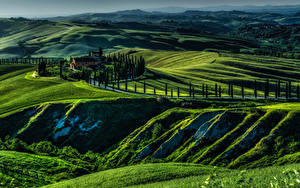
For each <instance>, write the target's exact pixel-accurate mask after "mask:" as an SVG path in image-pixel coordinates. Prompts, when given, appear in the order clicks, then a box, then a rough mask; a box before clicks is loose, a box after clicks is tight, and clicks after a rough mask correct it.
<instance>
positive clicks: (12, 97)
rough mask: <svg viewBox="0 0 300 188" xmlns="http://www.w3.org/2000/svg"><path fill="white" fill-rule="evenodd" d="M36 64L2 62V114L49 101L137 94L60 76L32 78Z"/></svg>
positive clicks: (0, 77) (110, 98) (0, 90)
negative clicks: (72, 80) (69, 80)
mask: <svg viewBox="0 0 300 188" xmlns="http://www.w3.org/2000/svg"><path fill="white" fill-rule="evenodd" d="M34 70H35V67H33V66H26V65H1V66H0V72H1V76H0V80H1V82H0V114H5V113H9V112H13V111H16V110H20V109H24V108H28V107H32V106H36V105H39V104H43V103H49V102H52V103H54V102H74V101H78V100H83V101H84V100H114V99H118V98H121V97H122V98H131V97H137V96H135V95H130V94H121V93H116V92H111V91H106V90H102V89H98V88H93V87H91V86H89V85H88V84H87V83H85V82H68V81H64V80H61V79H60V78H58V77H38V78H33V77H32V74H33V72H34Z"/></svg>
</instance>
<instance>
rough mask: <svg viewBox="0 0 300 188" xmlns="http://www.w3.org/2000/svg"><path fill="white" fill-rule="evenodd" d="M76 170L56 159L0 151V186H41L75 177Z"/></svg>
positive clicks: (67, 163) (72, 166)
mask: <svg viewBox="0 0 300 188" xmlns="http://www.w3.org/2000/svg"><path fill="white" fill-rule="evenodd" d="M76 168H77V166H75V165H73V164H71V163H70V162H67V161H65V160H62V159H59V158H56V157H49V156H39V155H33V154H28V153H21V152H14V151H3V150H1V151H0V186H5V187H20V186H22V187H32V186H42V185H46V184H50V183H54V182H58V181H60V180H64V179H70V178H72V177H73V178H74V177H76V175H75V174H76V170H78V169H76ZM74 173H75V174H74Z"/></svg>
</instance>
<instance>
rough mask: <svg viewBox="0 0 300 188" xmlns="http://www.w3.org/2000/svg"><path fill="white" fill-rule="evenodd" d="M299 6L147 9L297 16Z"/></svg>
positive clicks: (176, 11)
mask: <svg viewBox="0 0 300 188" xmlns="http://www.w3.org/2000/svg"><path fill="white" fill-rule="evenodd" d="M299 9H300V4H299V5H280V6H273V5H265V6H250V5H249V6H228V5H223V6H212V7H202V8H184V7H161V8H153V9H145V10H146V11H149V12H165V13H181V12H185V11H188V10H200V11H232V10H238V11H246V12H255V13H259V12H260V13H261V12H263V13H266V12H267V13H280V14H295V13H296V12H299Z"/></svg>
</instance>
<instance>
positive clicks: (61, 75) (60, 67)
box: [59, 61, 63, 78]
mask: <svg viewBox="0 0 300 188" xmlns="http://www.w3.org/2000/svg"><path fill="white" fill-rule="evenodd" d="M59 77H60V78H63V62H62V61H60V62H59Z"/></svg>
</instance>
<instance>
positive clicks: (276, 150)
mask: <svg viewBox="0 0 300 188" xmlns="http://www.w3.org/2000/svg"><path fill="white" fill-rule="evenodd" d="M295 132H296V133H299V132H300V113H299V112H295V111H290V112H289V113H288V114H286V116H285V117H284V118H283V119H282V120H281V121H280V122H279V123H278V124H277V125H276V126H275V127H274V128H273V129H272V130H271V131H270V132H269V134H268V135H266V136H265V137H263V138H262V139H261V140H260V141H259V142H258V143H257V144H256V145H255V147H253V148H252V149H251V150H249V151H248V152H246V153H244V154H243V155H241V156H239V157H238V158H237V159H235V160H234V161H232V162H231V163H230V164H229V165H228V167H229V168H237V167H239V166H242V165H243V166H245V165H247V166H248V167H251V163H252V162H254V161H257V160H260V159H262V158H264V159H263V160H264V161H265V162H264V164H265V165H266V166H267V165H272V162H273V161H274V160H275V159H278V158H280V157H283V156H284V155H288V154H293V152H295V151H299V146H297V145H295V144H293V143H294V142H295V141H296V140H299V139H300V134H294V133H295ZM275 139H276V140H277V141H275ZM280 144H281V145H282V147H279V146H280ZM286 146H288V147H286ZM266 156H269V157H268V158H269V160H267V158H266ZM253 167H254V166H253Z"/></svg>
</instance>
